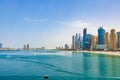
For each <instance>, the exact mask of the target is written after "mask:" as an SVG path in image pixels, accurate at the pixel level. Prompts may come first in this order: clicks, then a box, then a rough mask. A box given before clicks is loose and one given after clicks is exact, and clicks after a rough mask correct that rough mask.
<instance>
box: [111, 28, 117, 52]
mask: <svg viewBox="0 0 120 80" xmlns="http://www.w3.org/2000/svg"><path fill="white" fill-rule="evenodd" d="M110 32H111V33H110V49H111V50H116V49H117V35H116V32H115V29H111V31H110Z"/></svg>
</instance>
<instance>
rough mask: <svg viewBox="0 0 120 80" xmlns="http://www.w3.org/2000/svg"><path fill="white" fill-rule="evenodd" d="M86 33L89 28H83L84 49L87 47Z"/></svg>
mask: <svg viewBox="0 0 120 80" xmlns="http://www.w3.org/2000/svg"><path fill="white" fill-rule="evenodd" d="M86 34H87V28H84V29H83V49H85V48H86V45H85V39H86Z"/></svg>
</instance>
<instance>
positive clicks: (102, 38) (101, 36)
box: [98, 27, 105, 45]
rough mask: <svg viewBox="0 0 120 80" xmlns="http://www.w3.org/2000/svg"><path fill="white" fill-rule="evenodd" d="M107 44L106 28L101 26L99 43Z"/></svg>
mask: <svg viewBox="0 0 120 80" xmlns="http://www.w3.org/2000/svg"><path fill="white" fill-rule="evenodd" d="M104 44H105V30H104V29H103V27H100V28H99V29H98V45H104Z"/></svg>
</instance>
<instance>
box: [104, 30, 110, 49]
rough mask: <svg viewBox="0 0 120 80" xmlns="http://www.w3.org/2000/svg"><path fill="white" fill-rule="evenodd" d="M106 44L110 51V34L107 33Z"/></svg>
mask: <svg viewBox="0 0 120 80" xmlns="http://www.w3.org/2000/svg"><path fill="white" fill-rule="evenodd" d="M105 44H106V45H107V48H108V50H109V49H110V34H109V33H108V32H106V33H105Z"/></svg>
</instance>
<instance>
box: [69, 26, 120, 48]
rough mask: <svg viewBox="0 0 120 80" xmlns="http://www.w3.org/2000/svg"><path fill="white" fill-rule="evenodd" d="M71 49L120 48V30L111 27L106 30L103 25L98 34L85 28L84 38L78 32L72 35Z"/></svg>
mask: <svg viewBox="0 0 120 80" xmlns="http://www.w3.org/2000/svg"><path fill="white" fill-rule="evenodd" d="M71 49H75V50H77V49H79V50H120V32H116V30H115V29H111V30H110V33H109V32H106V31H105V29H103V27H100V28H99V29H98V36H94V35H91V34H87V28H84V29H83V38H82V37H81V36H80V35H79V36H78V34H76V36H74V35H73V36H72V47H71Z"/></svg>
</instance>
